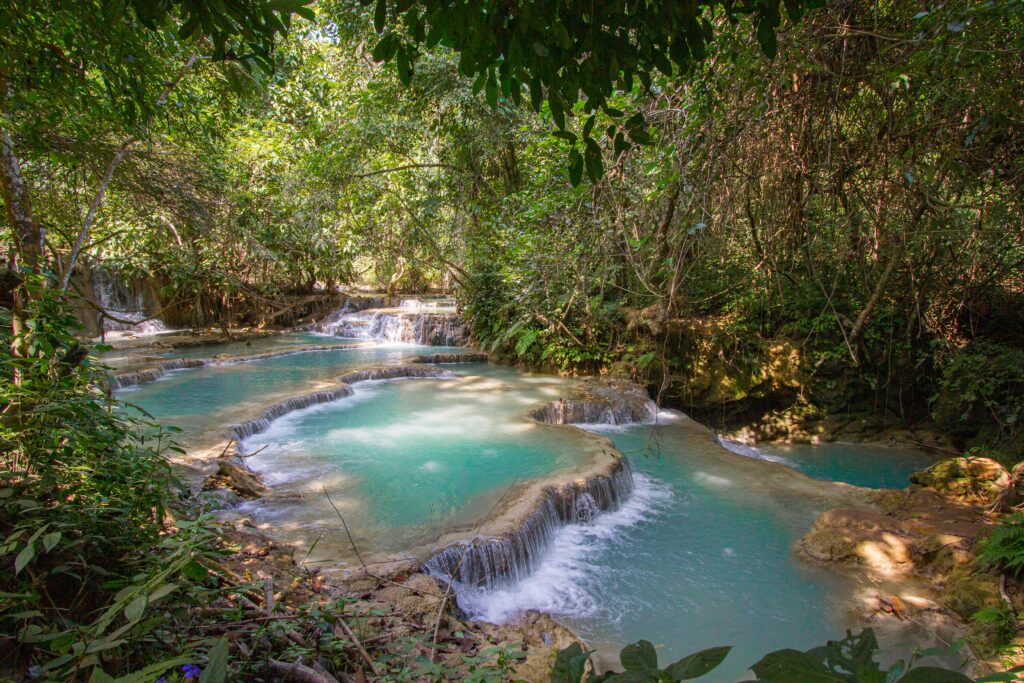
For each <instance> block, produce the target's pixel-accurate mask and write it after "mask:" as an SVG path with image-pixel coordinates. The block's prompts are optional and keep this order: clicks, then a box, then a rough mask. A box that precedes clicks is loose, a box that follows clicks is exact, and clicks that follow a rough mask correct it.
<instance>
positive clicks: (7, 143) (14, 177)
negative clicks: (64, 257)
mask: <svg viewBox="0 0 1024 683" xmlns="http://www.w3.org/2000/svg"><path fill="white" fill-rule="evenodd" d="M0 194H2V195H3V200H4V207H5V208H6V209H7V220H8V222H9V223H10V225H11V234H12V235H14V250H13V251H12V252H11V258H10V261H9V266H10V269H11V272H12V273H13V274H14V276H15V278H17V281H18V284H17V285H15V287H14V292H13V295H14V304H13V306H12V308H11V332H12V333H13V335H14V342H13V351H14V355H16V356H24V355H25V344H24V340H23V339H22V335H23V333H24V331H25V309H26V307H27V305H28V292H27V291H26V290H25V287H24V286H23V284H22V273H23V272H24V271H26V270H27V271H30V272H33V273H36V272H39V266H40V263H41V262H42V259H43V231H42V229H41V228H40V227H39V224H38V223H37V222H36V219H35V216H33V214H32V204H31V202H30V201H29V196H28V187H27V185H26V184H25V178H24V177H23V176H22V174H21V162H20V161H19V160H18V157H17V155H16V154H15V153H14V142H13V140H11V135H10V133H8V132H7V130H5V129H3V128H0ZM14 380H15V382H17V381H19V379H18V377H17V376H16V377H15V378H14Z"/></svg>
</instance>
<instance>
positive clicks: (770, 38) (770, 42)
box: [757, 17, 779, 59]
mask: <svg viewBox="0 0 1024 683" xmlns="http://www.w3.org/2000/svg"><path fill="white" fill-rule="evenodd" d="M757 42H758V43H760V44H761V51H762V52H764V53H765V55H767V56H768V57H769V58H771V59H774V58H775V55H776V53H777V52H778V51H779V45H778V43H777V39H776V37H775V29H774V28H773V27H772V25H771V24H770V23H769V22H768V19H766V18H765V17H761V19H760V21H758V22H757Z"/></svg>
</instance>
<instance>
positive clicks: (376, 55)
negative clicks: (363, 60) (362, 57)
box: [370, 33, 397, 62]
mask: <svg viewBox="0 0 1024 683" xmlns="http://www.w3.org/2000/svg"><path fill="white" fill-rule="evenodd" d="M396 42H397V39H396V38H395V35H394V34H393V33H388V34H387V35H385V36H384V37H383V38H381V39H380V41H378V42H377V44H376V45H374V47H373V50H372V51H371V52H370V56H371V57H373V61H375V62H386V61H388V60H389V59H391V57H392V55H393V54H394V52H395V50H394V47H395V43H396Z"/></svg>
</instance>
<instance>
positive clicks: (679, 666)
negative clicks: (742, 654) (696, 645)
mask: <svg viewBox="0 0 1024 683" xmlns="http://www.w3.org/2000/svg"><path fill="white" fill-rule="evenodd" d="M730 650H732V647H728V646H725V647H711V648H708V649H706V650H701V651H700V652H694V653H693V654H692V655H688V656H686V657H683V658H682V659H680V660H679V661H678V662H676V663H675V664H672V665H671V666H669V667H668V668H667V669H665V672H666V673H668V675H669V677H670V678H671V679H672V680H673V681H688V680H690V679H691V678H698V677H700V676H703V675H704V674H706V673H708V672H709V671H712V670H713V669H715V668H717V667H718V665H719V664H721V663H722V660H724V659H725V656H726V655H728V654H729V651H730Z"/></svg>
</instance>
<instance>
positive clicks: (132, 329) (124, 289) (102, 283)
mask: <svg viewBox="0 0 1024 683" xmlns="http://www.w3.org/2000/svg"><path fill="white" fill-rule="evenodd" d="M92 279H93V288H94V290H95V294H96V299H97V303H98V304H99V305H100V307H101V308H102V309H103V310H104V311H105V312H107V313H109V314H110V315H113V316H115V317H117V318H119V319H120V320H131V321H133V322H132V323H124V322H118V321H116V320H111V319H110V318H107V317H104V318H103V329H104V331H106V332H129V333H131V334H134V335H153V334H160V333H161V332H167V327H166V325H164V323H163V321H162V320H160V319H159V318H153V319H152V320H146V318H148V317H149V313H147V306H146V301H145V296H144V295H143V293H142V292H141V291H136V292H132V291H131V287H130V286H129V285H128V283H126V282H124V281H122V280H120V279H118V278H117V276H116V275H112V274H110V273H107V271H105V270H104V269H103V268H93V269H92Z"/></svg>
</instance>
